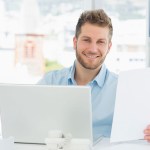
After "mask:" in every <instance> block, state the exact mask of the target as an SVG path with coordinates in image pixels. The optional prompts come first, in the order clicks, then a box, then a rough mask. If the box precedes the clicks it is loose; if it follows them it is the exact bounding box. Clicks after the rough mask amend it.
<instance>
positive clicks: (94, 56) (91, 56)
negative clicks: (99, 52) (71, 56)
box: [86, 55, 96, 58]
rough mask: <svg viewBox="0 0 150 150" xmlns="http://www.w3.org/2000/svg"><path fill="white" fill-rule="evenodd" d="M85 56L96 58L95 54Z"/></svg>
mask: <svg viewBox="0 0 150 150" xmlns="http://www.w3.org/2000/svg"><path fill="white" fill-rule="evenodd" d="M86 57H88V58H96V56H93V55H86Z"/></svg>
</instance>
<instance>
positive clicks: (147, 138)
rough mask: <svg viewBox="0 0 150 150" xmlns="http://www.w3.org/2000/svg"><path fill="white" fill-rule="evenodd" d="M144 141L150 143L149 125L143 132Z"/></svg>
mask: <svg viewBox="0 0 150 150" xmlns="http://www.w3.org/2000/svg"><path fill="white" fill-rule="evenodd" d="M144 134H145V136H144V139H145V140H147V141H148V142H150V125H148V126H147V128H146V129H145V130H144Z"/></svg>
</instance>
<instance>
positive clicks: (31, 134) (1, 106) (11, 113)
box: [0, 84, 93, 143]
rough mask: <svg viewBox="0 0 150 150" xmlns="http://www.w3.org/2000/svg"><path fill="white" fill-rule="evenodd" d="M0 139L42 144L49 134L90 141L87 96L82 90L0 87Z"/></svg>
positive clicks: (58, 87)
mask: <svg viewBox="0 0 150 150" xmlns="http://www.w3.org/2000/svg"><path fill="white" fill-rule="evenodd" d="M0 91H1V92H0V111H1V112H0V115H1V124H2V136H3V137H9V136H13V137H14V138H15V142H23V143H44V140H45V138H46V137H48V132H49V131H50V130H61V131H62V132H63V133H71V134H72V136H73V138H88V139H90V140H92V139H93V138H92V119H91V118H92V115H91V92H90V88H89V87H85V86H46V85H8V84H2V85H0Z"/></svg>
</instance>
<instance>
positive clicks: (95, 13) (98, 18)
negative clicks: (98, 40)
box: [75, 9, 113, 41]
mask: <svg viewBox="0 0 150 150" xmlns="http://www.w3.org/2000/svg"><path fill="white" fill-rule="evenodd" d="M85 23H91V24H95V25H98V26H100V27H108V28H109V39H110V41H111V38H112V35H113V26H112V22H111V18H109V17H108V15H107V14H106V13H105V12H104V10H103V9H97V10H88V11H84V12H83V13H82V14H81V15H80V18H79V20H78V22H77V25H76V31H75V36H76V38H78V36H79V34H80V33H81V27H82V26H83V25H84V24H85Z"/></svg>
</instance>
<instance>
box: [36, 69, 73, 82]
mask: <svg viewBox="0 0 150 150" xmlns="http://www.w3.org/2000/svg"><path fill="white" fill-rule="evenodd" d="M69 72H70V68H63V69H60V70H53V71H49V72H47V73H46V74H45V75H44V76H43V78H42V79H41V80H40V81H39V82H38V83H39V84H63V83H60V82H65V80H66V79H67V77H68V74H69Z"/></svg>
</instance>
